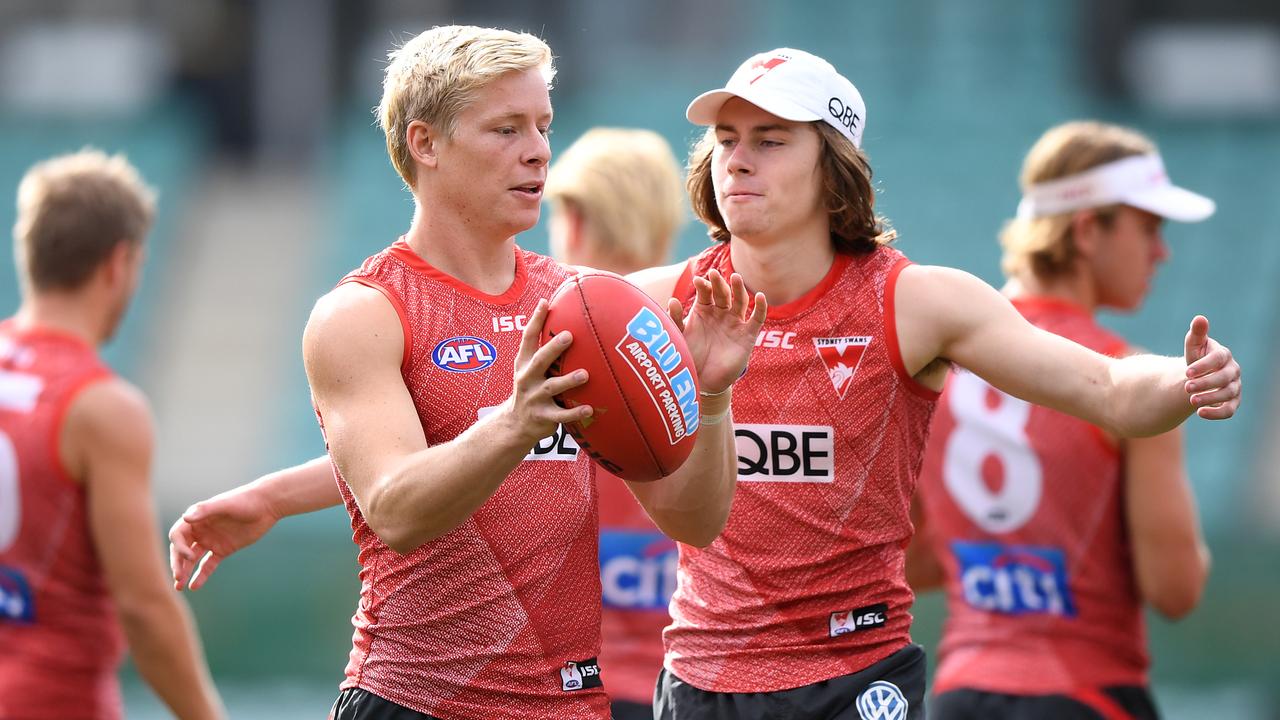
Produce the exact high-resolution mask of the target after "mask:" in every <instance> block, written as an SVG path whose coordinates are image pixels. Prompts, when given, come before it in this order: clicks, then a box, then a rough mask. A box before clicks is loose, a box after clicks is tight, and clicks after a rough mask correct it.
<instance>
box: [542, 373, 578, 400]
mask: <svg viewBox="0 0 1280 720" xmlns="http://www.w3.org/2000/svg"><path fill="white" fill-rule="evenodd" d="M586 381H587V371H586V370H574V371H573V372H571V373H568V374H566V375H560V376H555V377H550V378H547V381H546V383H544V384H543V386H542V387H543V388H544V389H545V390H546V391H547V394H548V395H550V396H551V397H556V396H557V395H559V394H560V393H562V392H564V391H566V390H572V389H573V388H576V387H578V386H579V385H582V384H583V383H585V382H586Z"/></svg>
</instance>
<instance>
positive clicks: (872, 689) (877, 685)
mask: <svg viewBox="0 0 1280 720" xmlns="http://www.w3.org/2000/svg"><path fill="white" fill-rule="evenodd" d="M855 704H856V705H857V706H858V717H860V718H862V720H906V717H907V709H908V708H909V707H910V705H909V703H907V698H906V697H905V696H904V695H903V694H902V691H901V690H899V689H898V686H897V685H894V684H893V683H891V682H888V681H885V680H877V681H875V682H873V683H871V684H870V685H868V686H867V689H866V690H863V691H862V692H861V693H860V694H859V695H858V700H857V702H856V703H855Z"/></svg>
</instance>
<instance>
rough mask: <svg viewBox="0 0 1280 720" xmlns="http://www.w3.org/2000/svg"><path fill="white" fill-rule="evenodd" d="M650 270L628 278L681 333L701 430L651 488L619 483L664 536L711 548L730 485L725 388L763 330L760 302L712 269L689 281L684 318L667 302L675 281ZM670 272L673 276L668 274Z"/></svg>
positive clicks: (734, 457) (728, 391) (764, 307)
mask: <svg viewBox="0 0 1280 720" xmlns="http://www.w3.org/2000/svg"><path fill="white" fill-rule="evenodd" d="M682 268H683V266H680V265H676V266H672V269H671V270H670V271H669V272H668V273H667V274H666V275H658V276H656V277H655V276H654V275H653V274H652V273H653V272H654V271H649V272H648V273H646V274H645V275H641V276H633V279H640V281H641V282H642V283H643V284H642V287H643V289H644V290H645V291H646V292H648V293H649V294H650V296H651V297H653V298H655V299H659V302H668V301H669V302H668V307H669V310H670V312H671V317H672V319H674V320H675V321H676V325H677V326H678V327H680V328H681V330H682V331H683V332H684V335H685V342H686V344H687V345H688V347H689V352H690V354H692V355H693V361H694V366H695V368H696V369H697V371H698V382H699V384H700V385H701V396H700V397H699V398H698V402H699V405H700V408H699V413H700V415H701V420H702V422H701V425H700V426H699V428H698V438H697V440H696V441H695V443H694V446H693V452H692V453H691V454H690V456H689V459H688V460H686V461H685V463H684V464H683V465H681V466H680V468H679V470H677V471H676V472H674V473H672V474H671V475H669V476H667V477H665V478H663V479H662V480H659V481H657V482H652V483H630V482H629V483H627V485H628V486H629V487H630V488H631V492H632V494H634V495H635V496H636V499H637V500H639V501H640V504H641V505H642V506H644V509H645V512H647V513H648V514H649V517H650V518H652V519H653V521H654V523H655V524H656V525H657V526H658V527H659V528H660V529H661V530H662V531H663V532H664V533H666V534H667V535H668V536H669V537H671V538H673V539H675V540H679V541H680V542H683V543H686V544H689V545H695V546H698V547H703V546H706V545H709V544H711V541H713V540H715V538H716V536H717V535H719V534H720V531H721V530H723V529H724V525H725V523H726V522H727V521H728V519H729V510H730V508H731V507H732V504H733V493H734V489H735V487H736V486H737V477H738V452H737V447H736V445H735V440H734V434H733V414H732V412H730V404H731V403H732V400H733V383H734V381H736V380H737V379H738V377H739V376H740V375H741V374H742V371H743V370H744V369H745V368H746V366H747V361H748V360H749V359H750V358H751V350H752V349H753V348H754V347H755V341H756V337H757V336H758V335H759V334H760V328H761V327H763V325H764V321H765V315H766V314H767V312H768V303H767V302H766V301H765V297H764V295H763V294H762V293H757V294H756V296H755V298H754V303H752V302H751V299H750V298H749V297H748V295H747V288H746V285H745V284H744V283H743V281H742V278H741V277H740V276H739V275H737V274H736V273H735V274H734V275H733V276H732V277H731V278H729V279H728V280H727V281H726V280H725V278H724V277H722V276H721V275H720V273H719V272H717V271H715V270H712V271H711V272H710V273H708V275H707V277H705V278H694V280H693V282H694V288H695V291H696V293H697V296H696V298H695V302H694V304H693V307H691V308H689V313H688V316H687V317H686V315H685V310H684V307H683V306H682V305H681V303H680V302H679V301H678V300H676V299H675V298H672V297H671V292H672V288H673V287H674V284H675V279H674V278H675V277H678V276H679V272H680V271H681V270H682ZM671 273H675V275H674V277H672V276H671Z"/></svg>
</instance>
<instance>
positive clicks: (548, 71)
mask: <svg viewBox="0 0 1280 720" xmlns="http://www.w3.org/2000/svg"><path fill="white" fill-rule="evenodd" d="M387 57H388V58H389V59H390V61H391V62H390V64H389V65H387V73H386V76H385V77H384V78H383V81H382V102H381V103H379V104H378V108H377V114H378V122H379V124H380V125H381V126H382V131H383V132H384V133H385V134H386V136H387V154H388V155H390V156H391V164H392V165H394V166H395V168H396V172H398V173H400V177H401V178H403V179H404V181H405V184H407V185H408V186H409V187H413V182H414V179H415V172H414V166H413V157H412V156H411V155H410V153H409V146H408V139H407V138H406V131H407V130H408V128H409V123H411V122H413V121H415V120H421V121H422V122H425V123H427V124H428V125H430V126H432V128H433V129H434V130H436V132H439V133H441V134H442V135H443V136H444V137H446V138H447V137H451V136H452V135H453V131H454V128H455V126H456V122H457V119H458V115H459V113H461V112H462V111H463V110H464V109H466V107H467V106H468V105H469V104H470V103H471V102H472V101H473V100H474V97H475V93H476V91H478V90H479V89H480V88H482V87H484V86H485V85H487V84H489V83H490V82H492V81H494V80H495V79H497V78H498V77H499V76H501V75H503V74H505V73H508V72H516V71H523V70H531V69H535V68H537V69H540V70H542V73H543V75H544V76H545V77H546V80H547V84H548V85H550V84H551V79H552V78H553V77H554V76H555V66H554V64H553V62H552V58H551V48H550V47H548V46H547V44H546V43H545V42H543V41H542V40H540V39H539V38H537V37H534V36H533V35H530V34H528V33H518V32H512V31H510V30H497V29H493V28H481V27H473V26H470V25H446V26H443V27H435V28H432V29H430V30H427V31H426V32H423V33H422V34H420V35H418V36H417V37H415V38H413V39H412V40H410V41H409V42H407V43H405V44H404V45H403V46H402V47H400V48H397V49H395V50H393V51H391V53H390V54H389V55H388V56H387Z"/></svg>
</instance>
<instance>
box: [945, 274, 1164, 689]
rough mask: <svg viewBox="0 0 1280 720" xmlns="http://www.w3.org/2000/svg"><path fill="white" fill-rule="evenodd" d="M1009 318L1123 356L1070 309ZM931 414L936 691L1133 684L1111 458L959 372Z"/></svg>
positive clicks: (1031, 306) (1137, 659) (1040, 304)
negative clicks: (937, 593)
mask: <svg viewBox="0 0 1280 720" xmlns="http://www.w3.org/2000/svg"><path fill="white" fill-rule="evenodd" d="M1014 305H1015V306H1016V307H1017V308H1018V310H1019V311H1020V312H1021V313H1022V314H1023V315H1024V316H1025V317H1026V318H1027V319H1028V320H1029V321H1031V323H1033V324H1034V325H1036V326H1038V327H1040V328H1042V329H1044V330H1047V331H1049V332H1052V333H1055V334H1058V335H1061V336H1063V337H1066V338H1069V339H1071V340H1074V341H1076V342H1078V343H1080V344H1082V345H1085V346H1086V347H1089V348H1092V349H1094V350H1096V351H1098V352H1102V353H1105V354H1108V355H1115V356H1119V355H1123V354H1125V353H1126V352H1127V345H1126V344H1125V342H1124V341H1123V340H1122V339H1121V338H1119V337H1117V336H1115V335H1113V334H1112V333H1110V332H1108V331H1107V330H1105V329H1103V328H1101V327H1099V326H1098V325H1097V324H1096V323H1095V322H1094V320H1093V318H1092V316H1090V314H1089V313H1088V312H1087V311H1085V310H1084V309H1082V308H1080V307H1077V306H1075V305H1071V304H1068V303H1065V302H1063V301H1060V300H1050V299H1044V298H1029V299H1018V300H1014ZM940 405H941V407H940V408H939V411H938V414H937V416H936V417H935V418H934V423H933V435H932V442H931V443H930V444H929V449H928V451H927V453H926V459H925V466H924V471H923V473H922V475H921V480H920V499H921V502H922V504H923V507H924V516H925V523H926V526H927V528H928V535H929V538H930V543H931V548H932V550H933V552H934V553H935V555H936V556H937V557H938V559H939V560H940V561H941V563H942V567H943V568H944V571H945V573H946V592H947V620H946V625H945V628H944V631H943V637H942V643H941V645H940V647H939V656H940V657H939V661H938V670H937V675H936V679H935V687H936V689H937V690H938V691H939V692H945V691H947V690H951V689H955V688H961V687H963V688H975V689H980V690H986V691H990V692H1000V693H1011V694H1042V693H1070V692H1072V691H1075V690H1080V689H1084V688H1096V687H1099V686H1108V685H1144V684H1145V683H1146V679H1147V675H1146V673H1147V666H1148V658H1147V652H1146V638H1145V635H1146V633H1145V630H1144V626H1143V622H1142V606H1141V602H1140V601H1139V598H1138V594H1137V589H1136V586H1135V582H1134V578H1133V571H1132V567H1131V559H1130V554H1129V543H1128V538H1127V535H1126V531H1125V525H1124V508H1123V500H1122V495H1123V487H1122V486H1123V473H1122V466H1121V456H1120V454H1119V452H1118V450H1117V448H1116V446H1115V445H1114V444H1113V442H1112V441H1111V440H1110V439H1109V438H1108V437H1107V436H1106V435H1105V434H1104V433H1103V432H1102V431H1101V430H1100V429H1098V428H1097V427H1095V426H1093V425H1090V424H1089V423H1086V422H1084V421H1082V420H1078V419H1076V418H1073V417H1071V416H1068V415H1065V414H1063V413H1059V412H1056V411H1054V410H1049V409H1048V408H1044V407H1040V406H1037V405H1031V404H1029V403H1026V402H1024V401H1022V400H1019V399H1017V398H1014V397H1011V396H1009V395H1005V394H1004V393H1002V392H1000V391H998V390H996V389H995V388H993V387H991V386H990V385H988V384H986V383H985V382H983V381H982V380H981V379H979V378H978V377H977V376H975V375H973V374H971V373H968V372H956V373H952V374H951V376H950V378H948V380H947V387H946V390H945V391H944V393H943V396H942V402H941V403H940ZM1028 668H1034V669H1035V670H1034V672H1028Z"/></svg>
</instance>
